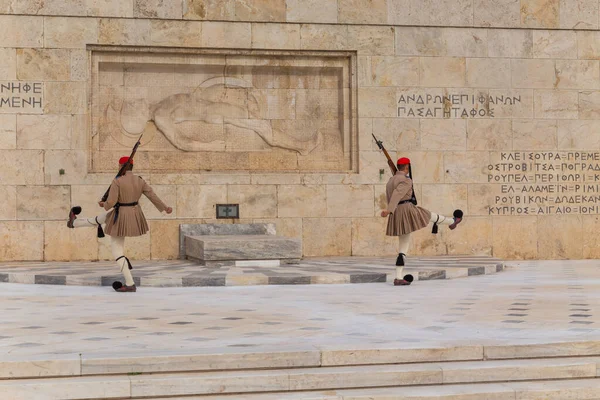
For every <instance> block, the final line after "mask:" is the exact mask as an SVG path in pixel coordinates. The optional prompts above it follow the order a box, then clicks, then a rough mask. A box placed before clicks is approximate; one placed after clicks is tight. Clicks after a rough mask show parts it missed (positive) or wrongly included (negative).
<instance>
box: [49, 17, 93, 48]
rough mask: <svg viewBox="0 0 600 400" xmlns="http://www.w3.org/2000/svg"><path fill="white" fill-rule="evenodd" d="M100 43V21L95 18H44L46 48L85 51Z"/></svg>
mask: <svg viewBox="0 0 600 400" xmlns="http://www.w3.org/2000/svg"><path fill="white" fill-rule="evenodd" d="M95 43H98V20H96V19H93V18H65V17H45V18H44V47H46V48H61V49H83V48H85V46H86V45H88V44H95Z"/></svg>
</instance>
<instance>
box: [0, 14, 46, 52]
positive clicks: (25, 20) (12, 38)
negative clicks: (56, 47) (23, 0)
mask: <svg viewBox="0 0 600 400" xmlns="http://www.w3.org/2000/svg"><path fill="white" fill-rule="evenodd" d="M24 26H27V27H28V29H22V27H24ZM0 37H1V38H2V43H1V44H0V46H2V47H43V45H44V19H43V17H29V16H27V17H26V16H16V15H0Z"/></svg>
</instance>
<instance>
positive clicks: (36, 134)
mask: <svg viewBox="0 0 600 400" xmlns="http://www.w3.org/2000/svg"><path fill="white" fill-rule="evenodd" d="M17 148H19V149H40V150H45V149H70V148H71V117H70V116H68V115H19V116H17Z"/></svg>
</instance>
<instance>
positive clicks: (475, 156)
mask: <svg viewBox="0 0 600 400" xmlns="http://www.w3.org/2000/svg"><path fill="white" fill-rule="evenodd" d="M488 163H489V153H488V152H485V151H461V152H450V151H447V152H444V171H445V175H444V182H446V183H484V182H487V173H488V170H487V166H488Z"/></svg>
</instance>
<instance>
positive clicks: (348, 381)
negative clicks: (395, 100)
mask: <svg viewBox="0 0 600 400" xmlns="http://www.w3.org/2000/svg"><path fill="white" fill-rule="evenodd" d="M599 362H600V357H583V358H561V359H527V360H498V361H467V362H448V363H427V364H422V363H418V364H404V365H371V366H350V367H327V368H296V369H274V370H253V371H248V370H244V371H215V372H189V373H175V374H171V373H169V374H164V373H158V374H149V375H143V374H142V375H135V374H134V375H131V374H130V375H120V376H95V377H71V378H46V379H19V380H4V381H0V393H2V396H3V397H4V398H6V399H11V400H25V399H27V400H29V399H34V398H40V397H39V393H44V397H43V398H44V399H47V400H53V399H61V400H83V399H109V398H134V399H135V398H144V397H160V396H191V395H210V394H228V393H229V394H234V393H257V392H260V393H262V392H289V391H291V392H293V391H308V390H313V391H314V390H335V389H351V388H354V389H363V393H365V396H369V395H370V394H369V393H368V391H366V390H364V389H366V388H377V387H392V386H395V387H401V386H416V385H442V384H464V383H490V382H515V381H526V380H552V379H581V378H596V377H597V369H598V363H599ZM397 390H398V389H397ZM366 398H368V397H366Z"/></svg>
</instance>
